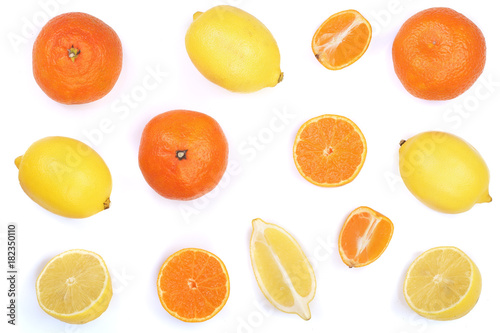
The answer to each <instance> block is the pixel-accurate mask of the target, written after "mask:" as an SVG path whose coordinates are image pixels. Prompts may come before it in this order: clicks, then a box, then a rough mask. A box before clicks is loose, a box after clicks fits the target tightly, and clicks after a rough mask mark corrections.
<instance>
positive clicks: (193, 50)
mask: <svg viewBox="0 0 500 333" xmlns="http://www.w3.org/2000/svg"><path fill="white" fill-rule="evenodd" d="M185 44H186V50H187V53H188V55H189V57H190V59H191V61H192V62H193V64H194V65H195V67H196V68H197V69H198V71H200V73H201V74H202V75H203V76H205V77H206V78H207V79H208V80H210V81H212V82H213V83H215V84H217V85H219V86H221V87H223V88H226V89H228V90H230V91H234V92H253V91H257V90H260V89H262V88H265V87H274V86H275V85H276V84H278V83H279V82H281V80H282V79H283V73H282V72H281V69H280V52H279V49H278V44H277V43H276V40H275V39H274V37H273V35H272V34H271V32H270V31H269V30H268V29H267V28H266V26H265V25H264V24H262V22H260V21H259V20H258V19H257V18H255V17H254V16H252V15H250V14H249V13H247V12H245V11H243V10H241V9H239V8H236V7H233V6H228V5H221V6H216V7H213V8H211V9H209V10H207V11H206V12H197V13H195V14H194V15H193V22H192V23H191V25H190V27H189V29H188V30H187V33H186V38H185Z"/></svg>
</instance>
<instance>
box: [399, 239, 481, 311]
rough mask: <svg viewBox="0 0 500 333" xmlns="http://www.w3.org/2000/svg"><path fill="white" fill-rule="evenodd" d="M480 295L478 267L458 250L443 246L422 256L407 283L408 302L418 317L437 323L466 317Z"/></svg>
mask: <svg viewBox="0 0 500 333" xmlns="http://www.w3.org/2000/svg"><path fill="white" fill-rule="evenodd" d="M480 294H481V274H480V273H479V269H478V268H477V266H476V264H474V262H473V261H472V260H471V259H470V258H469V257H468V256H467V255H466V254H465V253H464V252H462V251H461V250H459V249H458V248H456V247H451V246H443V247H436V248H433V249H430V250H428V251H426V252H424V253H423V254H421V255H420V256H419V257H418V258H417V259H415V261H414V262H413V263H412V264H411V266H410V268H409V269H408V273H407V274H406V279H405V282H404V295H405V299H406V302H407V303H408V305H409V306H410V308H412V309H413V310H414V311H415V312H417V313H418V314H419V315H421V316H423V317H426V318H429V319H435V320H451V319H457V318H460V317H463V316H465V315H466V314H467V313H469V311H470V310H472V308H473V307H474V306H475V305H476V303H477V301H478V299H479V295H480Z"/></svg>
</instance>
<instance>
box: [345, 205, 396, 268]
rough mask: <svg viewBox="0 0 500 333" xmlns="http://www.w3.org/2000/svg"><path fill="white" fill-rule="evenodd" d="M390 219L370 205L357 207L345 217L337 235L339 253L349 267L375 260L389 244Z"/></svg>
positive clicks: (359, 265) (390, 232)
mask: <svg viewBox="0 0 500 333" xmlns="http://www.w3.org/2000/svg"><path fill="white" fill-rule="evenodd" d="M393 231H394V225H393V224H392V221H391V220H389V218H387V217H386V216H384V215H382V214H380V213H379V212H377V211H375V210H373V209H371V208H370V207H358V208H356V209H355V210H353V211H352V212H351V214H349V216H348V217H347V219H346V221H345V223H344V226H343V227H342V230H341V231H340V236H339V253H340V257H341V258H342V261H343V262H344V263H345V264H346V265H347V266H349V267H362V266H366V265H368V264H371V263H372V262H374V261H375V260H377V259H378V258H379V257H380V256H381V255H382V253H384V251H385V249H386V248H387V246H388V245H389V242H390V241H391V238H392V233H393Z"/></svg>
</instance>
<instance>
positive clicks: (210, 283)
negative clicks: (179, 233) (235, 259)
mask: <svg viewBox="0 0 500 333" xmlns="http://www.w3.org/2000/svg"><path fill="white" fill-rule="evenodd" d="M157 288H158V297H159V298H160V302H161V305H162V306H163V308H164V309H165V310H167V312H168V313H170V314H171V315H172V316H174V317H175V318H177V319H180V320H182V321H186V322H201V321H205V320H208V319H210V318H212V317H213V316H215V315H216V314H217V313H218V312H219V311H220V310H221V309H222V308H223V307H224V305H225V304H226V302H227V299H228V298H229V275H228V273H227V270H226V266H225V265H224V263H223V262H222V260H220V259H219V258H218V257H217V256H216V255H214V254H212V253H210V252H208V251H206V250H202V249H193V248H187V249H183V250H180V251H177V252H175V253H174V254H172V255H171V256H170V257H168V259H167V260H166V261H165V263H164V264H163V265H162V267H161V269H160V273H159V274H158V280H157Z"/></svg>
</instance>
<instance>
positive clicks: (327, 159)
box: [293, 114, 367, 187]
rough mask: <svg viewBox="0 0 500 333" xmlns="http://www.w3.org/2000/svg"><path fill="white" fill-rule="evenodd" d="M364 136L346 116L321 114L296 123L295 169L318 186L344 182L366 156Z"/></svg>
mask: <svg viewBox="0 0 500 333" xmlns="http://www.w3.org/2000/svg"><path fill="white" fill-rule="evenodd" d="M366 151H367V149H366V140H365V137H364V135H363V133H362V132H361V130H360V129H359V128H358V126H356V124H355V123H354V122H353V121H351V120H350V119H348V118H346V117H343V116H337V115H331V114H327V115H322V116H319V117H316V118H312V119H310V120H308V121H307V122H306V123H304V124H303V125H302V127H300V129H299V131H298V133H297V136H296V137H295V143H294V145H293V159H294V161H295V166H296V167H297V170H298V171H299V173H300V174H301V175H302V176H303V177H304V178H305V179H307V180H308V181H309V182H311V183H313V184H315V185H318V186H327V187H335V186H341V185H345V184H347V183H349V182H351V181H353V180H354V178H356V176H357V175H358V174H359V172H360V171H361V168H362V167H363V164H364V162H365V159H366Z"/></svg>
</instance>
